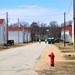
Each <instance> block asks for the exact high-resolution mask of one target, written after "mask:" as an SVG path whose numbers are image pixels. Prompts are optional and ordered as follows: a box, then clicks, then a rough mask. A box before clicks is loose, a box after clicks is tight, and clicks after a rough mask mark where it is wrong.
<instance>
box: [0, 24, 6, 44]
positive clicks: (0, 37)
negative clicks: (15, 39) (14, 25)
mask: <svg viewBox="0 0 75 75" xmlns="http://www.w3.org/2000/svg"><path fill="white" fill-rule="evenodd" d="M4 37H5V36H4V27H3V25H1V26H0V44H1V45H4Z"/></svg>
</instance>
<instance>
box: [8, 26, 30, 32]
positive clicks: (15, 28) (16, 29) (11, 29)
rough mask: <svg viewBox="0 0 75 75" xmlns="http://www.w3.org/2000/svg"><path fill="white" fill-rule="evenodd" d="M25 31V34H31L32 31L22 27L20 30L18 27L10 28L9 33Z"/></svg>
mask: <svg viewBox="0 0 75 75" xmlns="http://www.w3.org/2000/svg"><path fill="white" fill-rule="evenodd" d="M18 30H19V31H23V30H24V31H25V32H30V30H29V29H26V28H23V27H20V28H18V27H9V28H8V31H18Z"/></svg>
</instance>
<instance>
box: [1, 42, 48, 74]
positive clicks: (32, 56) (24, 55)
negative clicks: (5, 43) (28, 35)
mask: <svg viewBox="0 0 75 75" xmlns="http://www.w3.org/2000/svg"><path fill="white" fill-rule="evenodd" d="M46 46H47V44H45V43H41V44H39V43H35V44H31V45H27V46H23V47H19V48H13V49H8V50H5V51H1V52H0V75H35V74H36V72H35V71H34V70H33V67H34V65H35V63H36V62H37V60H38V58H39V56H40V55H41V53H42V51H43V50H44V48H45V47H46Z"/></svg>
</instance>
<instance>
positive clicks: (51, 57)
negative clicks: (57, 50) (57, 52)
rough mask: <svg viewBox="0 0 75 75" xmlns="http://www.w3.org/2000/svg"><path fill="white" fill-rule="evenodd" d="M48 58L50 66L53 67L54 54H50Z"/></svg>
mask: <svg viewBox="0 0 75 75" xmlns="http://www.w3.org/2000/svg"><path fill="white" fill-rule="evenodd" d="M48 56H49V57H50V65H51V66H54V57H55V56H54V53H53V52H52V53H51V54H49V55H48Z"/></svg>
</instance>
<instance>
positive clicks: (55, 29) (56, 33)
mask: <svg viewBox="0 0 75 75" xmlns="http://www.w3.org/2000/svg"><path fill="white" fill-rule="evenodd" d="M49 26H50V37H54V38H59V37H60V34H61V32H60V27H59V26H58V23H57V22H56V21H51V22H50V23H49Z"/></svg>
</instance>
